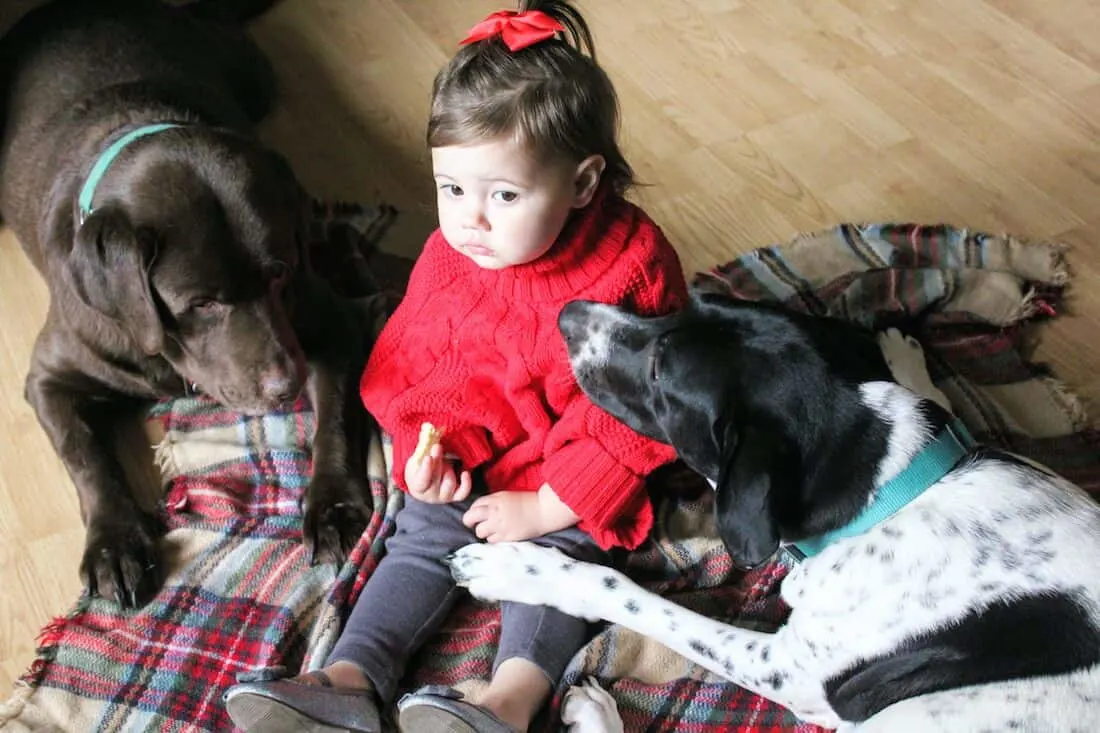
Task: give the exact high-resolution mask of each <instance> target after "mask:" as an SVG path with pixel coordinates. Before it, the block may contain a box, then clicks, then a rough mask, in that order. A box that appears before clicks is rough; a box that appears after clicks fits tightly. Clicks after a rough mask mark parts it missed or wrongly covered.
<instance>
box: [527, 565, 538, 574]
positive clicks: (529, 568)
mask: <svg viewBox="0 0 1100 733" xmlns="http://www.w3.org/2000/svg"><path fill="white" fill-rule="evenodd" d="M525 569H526V571H527V574H528V575H538V574H539V569H538V568H537V567H535V566H534V565H528V566H527V567H526V568H525Z"/></svg>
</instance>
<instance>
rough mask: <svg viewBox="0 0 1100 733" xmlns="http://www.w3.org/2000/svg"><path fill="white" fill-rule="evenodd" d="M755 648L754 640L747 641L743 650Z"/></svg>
mask: <svg viewBox="0 0 1100 733" xmlns="http://www.w3.org/2000/svg"><path fill="white" fill-rule="evenodd" d="M755 648H756V642H755V641H750V642H749V643H747V644H745V651H747V652H751V651H752V650H753V649H755Z"/></svg>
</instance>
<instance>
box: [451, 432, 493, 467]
mask: <svg viewBox="0 0 1100 733" xmlns="http://www.w3.org/2000/svg"><path fill="white" fill-rule="evenodd" d="M440 442H441V443H442V444H443V452H444V453H445V454H451V455H454V456H455V457H456V458H458V460H459V461H460V462H461V463H462V468H464V469H465V470H467V471H469V470H472V469H474V468H477V467H478V466H480V465H481V464H482V463H485V461H487V460H489V459H490V458H492V457H493V448H492V446H490V445H489V439H488V438H487V437H486V434H485V429H484V428H481V427H468V428H462V429H461V430H456V431H454V432H453V433H452V432H451V431H447V432H445V433H443V439H442V440H441V441H440Z"/></svg>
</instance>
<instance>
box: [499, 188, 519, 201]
mask: <svg viewBox="0 0 1100 733" xmlns="http://www.w3.org/2000/svg"><path fill="white" fill-rule="evenodd" d="M493 198H495V199H496V200H497V201H502V202H504V203H506V204H510V203H512V202H513V201H515V200H516V199H518V198H519V194H518V193H516V192H515V191H497V192H495V193H494V194H493Z"/></svg>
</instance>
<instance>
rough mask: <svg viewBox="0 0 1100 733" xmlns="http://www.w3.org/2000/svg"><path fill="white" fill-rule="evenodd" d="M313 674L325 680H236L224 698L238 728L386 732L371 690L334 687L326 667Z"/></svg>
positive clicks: (287, 732) (281, 732) (267, 732)
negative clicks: (380, 720) (306, 681)
mask: <svg viewBox="0 0 1100 733" xmlns="http://www.w3.org/2000/svg"><path fill="white" fill-rule="evenodd" d="M309 676H311V677H313V678H314V679H315V680H317V681H318V682H320V683H321V684H319V685H311V684H307V683H304V682H296V681H294V680H292V679H278V680H270V681H265V682H243V683H241V684H238V685H233V687H230V688H229V690H228V691H226V693H225V696H224V697H223V698H222V699H223V700H225V709H226V712H228V713H229V717H230V718H232V719H233V722H234V723H235V724H236V725H237V727H238V728H240V729H241V730H244V731H250V732H254V733H344V731H353V732H354V733H382V726H381V724H380V723H379V720H378V704H377V703H376V702H375V699H374V693H373V692H372V691H370V690H347V689H341V688H338V687H333V686H332V680H330V679H329V677H328V675H326V674H325V673H324V672H310V673H309Z"/></svg>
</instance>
